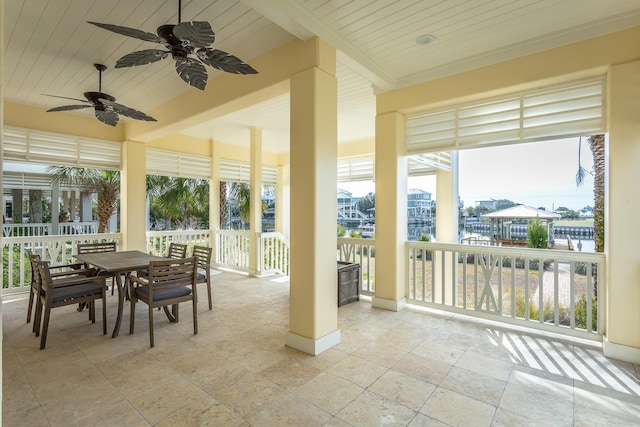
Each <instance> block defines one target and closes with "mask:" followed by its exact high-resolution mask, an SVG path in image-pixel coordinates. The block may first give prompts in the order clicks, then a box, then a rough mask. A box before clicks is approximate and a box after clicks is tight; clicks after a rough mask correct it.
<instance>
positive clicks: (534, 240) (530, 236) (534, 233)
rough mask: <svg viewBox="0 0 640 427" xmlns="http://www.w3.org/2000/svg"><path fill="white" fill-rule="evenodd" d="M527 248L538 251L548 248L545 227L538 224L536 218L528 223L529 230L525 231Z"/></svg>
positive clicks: (538, 221)
mask: <svg viewBox="0 0 640 427" xmlns="http://www.w3.org/2000/svg"><path fill="white" fill-rule="evenodd" d="M527 246H529V247H530V248H539V249H547V247H548V246H549V236H548V234H547V227H546V226H545V225H544V224H543V223H542V222H540V219H538V218H534V219H533V220H532V221H531V222H530V223H529V228H528V229H527Z"/></svg>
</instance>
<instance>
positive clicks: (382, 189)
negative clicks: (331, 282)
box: [373, 112, 407, 311]
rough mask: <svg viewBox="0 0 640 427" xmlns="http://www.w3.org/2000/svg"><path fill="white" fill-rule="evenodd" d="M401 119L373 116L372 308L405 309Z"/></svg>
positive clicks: (404, 174) (404, 186)
mask: <svg viewBox="0 0 640 427" xmlns="http://www.w3.org/2000/svg"><path fill="white" fill-rule="evenodd" d="M404 126H405V121H404V116H403V115H402V114H400V113H398V112H390V113H385V114H379V115H378V116H377V117H376V294H375V296H374V298H373V306H374V307H380V308H384V309H387V310H393V311H398V310H401V309H403V308H404V307H405V306H406V303H407V299H406V292H405V276H406V272H405V270H406V268H405V252H406V251H405V242H406V240H407V157H406V156H405V155H404V151H405V149H404V144H405V137H404V136H405V132H404Z"/></svg>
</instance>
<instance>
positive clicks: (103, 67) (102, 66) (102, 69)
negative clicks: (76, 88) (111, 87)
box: [93, 64, 107, 92]
mask: <svg viewBox="0 0 640 427" xmlns="http://www.w3.org/2000/svg"><path fill="white" fill-rule="evenodd" d="M93 66H94V67H96V70H98V72H99V73H100V74H99V76H98V92H102V72H103V71H104V70H106V69H107V66H106V65H103V64H93Z"/></svg>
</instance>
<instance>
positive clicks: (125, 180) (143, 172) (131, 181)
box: [120, 141, 147, 251]
mask: <svg viewBox="0 0 640 427" xmlns="http://www.w3.org/2000/svg"><path fill="white" fill-rule="evenodd" d="M146 164H147V151H146V147H145V144H144V143H143V142H136V141H125V142H124V143H123V144H122V176H121V180H120V207H121V209H120V232H121V233H122V244H121V249H123V250H129V251H131V250H140V251H146V246H147V237H146V218H145V211H146V207H145V205H146V193H147V168H146Z"/></svg>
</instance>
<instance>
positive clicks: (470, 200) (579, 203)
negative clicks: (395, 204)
mask: <svg viewBox="0 0 640 427" xmlns="http://www.w3.org/2000/svg"><path fill="white" fill-rule="evenodd" d="M459 160H460V162H459V182H458V185H459V194H460V198H461V199H462V200H463V202H464V206H465V207H467V206H475V204H476V201H479V200H489V199H496V200H499V199H508V200H511V201H513V202H516V203H522V204H525V205H529V206H533V207H544V208H545V209H546V210H549V211H551V210H555V209H557V208H558V207H560V206H564V207H567V208H569V209H573V210H580V209H582V208H583V207H585V206H593V177H592V176H591V175H590V174H588V175H587V176H586V178H585V182H584V184H583V185H582V186H581V187H577V186H576V172H577V171H578V138H570V139H563V140H554V141H547V142H536V143H529V144H516V145H511V146H501V147H490V148H478V149H473V150H462V151H460V152H459ZM581 164H582V166H583V167H584V168H585V169H587V171H591V170H592V169H593V168H592V165H593V158H592V156H591V151H590V150H589V146H588V144H587V143H586V141H585V140H584V139H583V142H582V153H581ZM408 186H409V188H420V189H422V190H426V191H429V192H430V193H432V194H433V196H432V197H433V198H434V199H436V200H437V194H436V181H435V177H434V176H427V177H419V178H409V183H408ZM338 187H339V188H343V189H345V190H347V191H350V192H352V193H353V195H354V196H356V197H357V196H363V195H365V194H367V193H368V192H370V191H373V192H375V186H374V185H373V183H371V182H367V183H339V184H338Z"/></svg>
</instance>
